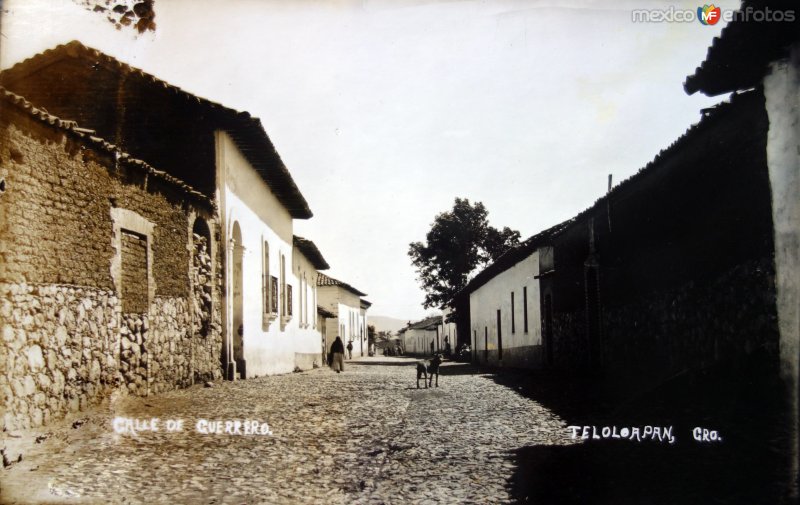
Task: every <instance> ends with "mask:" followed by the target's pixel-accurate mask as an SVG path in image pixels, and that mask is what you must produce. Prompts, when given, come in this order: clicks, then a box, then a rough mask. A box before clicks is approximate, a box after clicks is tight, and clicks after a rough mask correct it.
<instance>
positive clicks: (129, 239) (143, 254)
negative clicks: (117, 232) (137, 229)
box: [121, 230, 149, 314]
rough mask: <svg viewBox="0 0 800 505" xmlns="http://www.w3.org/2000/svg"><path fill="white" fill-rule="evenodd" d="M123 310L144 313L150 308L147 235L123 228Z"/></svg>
mask: <svg viewBox="0 0 800 505" xmlns="http://www.w3.org/2000/svg"><path fill="white" fill-rule="evenodd" d="M121 238H122V262H121V267H122V311H123V312H129V313H138V314H142V313H144V312H147V309H148V305H149V303H148V282H147V237H146V236H144V235H139V234H138V233H133V232H131V231H128V230H122V237H121Z"/></svg>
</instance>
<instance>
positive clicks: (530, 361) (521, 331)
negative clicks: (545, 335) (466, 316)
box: [469, 252, 542, 368]
mask: <svg viewBox="0 0 800 505" xmlns="http://www.w3.org/2000/svg"><path fill="white" fill-rule="evenodd" d="M537 275H539V254H538V252H534V253H532V254H531V255H530V256H528V257H527V258H525V259H524V260H522V261H520V262H519V263H517V264H516V265H514V266H512V267H511V268H509V269H507V270H505V271H503V272H501V273H500V274H498V275H497V276H495V277H494V278H492V279H491V280H489V282H487V283H486V284H484V285H483V286H481V287H480V288H478V289H476V290H475V291H474V292H472V293H470V297H469V300H470V328H471V331H472V332H473V341H474V342H475V343H476V345H474V346H473V353H474V356H475V357H476V358H477V360H478V361H479V362H481V363H485V362H486V361H487V360H486V357H487V353H486V352H485V351H488V364H491V365H498V366H499V365H502V366H511V367H526V368H536V367H539V366H541V365H542V328H541V316H540V314H541V311H540V306H539V281H538V280H537V279H535V278H534V277H535V276H537ZM523 288H527V318H528V328H527V331H525V312H526V307H525V296H524V294H523ZM512 292H513V293H514V310H513V318H514V323H513V325H512V310H511V293H512ZM498 309H499V310H500V324H501V330H502V360H501V359H500V345H499V343H498V338H497V335H498V332H497V310H498ZM512 326H513V329H512ZM486 334H488V339H486V338H485V335H486ZM487 340H488V345H487Z"/></svg>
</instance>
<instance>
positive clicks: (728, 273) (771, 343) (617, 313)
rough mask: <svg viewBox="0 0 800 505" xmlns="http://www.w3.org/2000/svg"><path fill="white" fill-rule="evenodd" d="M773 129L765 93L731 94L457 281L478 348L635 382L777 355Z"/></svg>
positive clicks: (495, 359) (623, 384) (624, 385)
mask: <svg viewBox="0 0 800 505" xmlns="http://www.w3.org/2000/svg"><path fill="white" fill-rule="evenodd" d="M767 131H768V121H767V116H766V113H765V111H764V95H763V93H761V92H760V91H759V90H753V91H749V92H745V93H740V94H737V95H734V96H732V97H731V100H730V101H729V102H726V103H722V104H720V105H718V106H716V107H714V108H711V109H707V110H704V111H703V117H702V119H701V121H700V122H699V123H698V124H697V125H695V126H693V127H691V128H690V129H689V130H688V131H687V132H686V134H684V135H683V136H682V137H681V138H680V139H678V140H677V141H676V142H674V143H673V144H672V145H671V146H670V147H669V148H668V149H666V150H664V151H662V152H661V153H660V154H659V155H658V156H657V157H656V158H655V160H654V161H652V162H651V163H649V164H648V165H647V166H646V167H644V168H643V169H642V170H640V171H639V173H637V174H636V175H634V176H632V177H630V178H629V179H628V180H626V181H623V182H622V183H621V184H619V185H617V186H616V187H614V188H613V189H611V190H610V191H609V192H608V193H607V194H606V195H605V196H603V197H602V198H600V199H599V200H598V201H597V202H596V203H595V204H594V205H593V206H591V207H590V208H588V209H587V210H585V211H583V212H582V213H580V214H579V215H578V216H576V217H574V218H572V219H570V220H568V221H566V222H564V223H561V224H559V225H557V226H554V227H553V228H550V229H548V230H545V231H544V232H542V233H540V234H538V235H535V236H533V237H531V238H529V239H528V240H526V241H525V242H524V243H523V244H522V245H520V246H519V247H517V248H515V249H513V250H511V251H509V252H507V253H506V254H505V255H503V256H502V257H500V258H499V259H498V260H497V261H496V262H495V263H494V264H492V265H490V266H489V267H488V268H487V269H485V270H484V271H483V272H481V273H479V274H478V275H477V276H476V277H475V278H474V279H473V280H472V281H471V282H470V283H469V284H468V285H467V287H466V288H465V289H464V290H463V291H462V293H461V294H460V295H459V296H460V297H466V296H468V297H469V300H470V306H469V316H470V335H471V337H472V338H473V342H475V348H474V352H475V354H474V356H475V358H476V359H477V360H479V361H480V362H488V363H489V364H493V365H502V366H524V367H530V368H543V367H549V368H560V369H564V370H581V371H592V370H594V371H599V372H601V373H602V374H603V376H604V377H605V378H606V379H607V380H608V381H609V383H611V384H615V386H614V387H613V389H615V390H616V391H618V392H620V393H622V392H625V391H626V390H627V393H633V391H632V389H631V388H636V389H639V390H644V389H646V388H648V387H652V386H654V385H656V384H658V383H660V382H662V381H664V380H667V379H668V378H670V377H673V376H675V375H676V374H679V373H682V372H683V371H686V370H697V369H702V368H706V367H709V366H711V365H713V364H715V363H726V362H732V361H736V360H737V359H739V358H740V357H743V356H748V355H751V354H754V353H764V354H766V355H768V356H773V357H777V354H778V331H777V323H776V304H775V288H774V275H775V273H774V272H775V271H774V266H773V262H772V255H773V251H774V247H773V237H772V214H771V200H770V184H769V174H768V169H767V155H766V143H767ZM708 146H714V149H711V150H710V149H708ZM526 319H527V325H526ZM526 326H527V331H526Z"/></svg>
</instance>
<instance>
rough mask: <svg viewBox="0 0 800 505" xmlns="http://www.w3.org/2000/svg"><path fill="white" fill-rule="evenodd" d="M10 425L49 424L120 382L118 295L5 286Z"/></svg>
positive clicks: (1, 306) (1, 384) (0, 306)
mask: <svg viewBox="0 0 800 505" xmlns="http://www.w3.org/2000/svg"><path fill="white" fill-rule="evenodd" d="M0 315H2V321H3V326H2V335H3V339H2V349H0V360H3V362H0V369H2V370H4V372H3V373H2V375H0V392H2V405H3V407H4V409H5V412H4V413H3V420H2V423H3V428H4V429H7V430H14V429H27V428H31V427H36V426H41V425H43V424H47V423H48V422H49V421H50V420H51V419H58V418H61V417H64V415H66V414H67V413H69V412H75V411H78V410H80V409H83V408H85V407H87V406H88V405H89V404H91V403H94V402H95V401H97V400H98V399H99V398H102V397H104V396H105V395H107V394H109V392H110V391H111V390H113V389H114V388H116V387H117V386H118V385H119V384H120V382H121V378H120V375H119V373H118V368H119V367H118V361H117V359H118V355H119V353H118V351H117V350H118V349H119V343H120V332H119V320H120V305H119V299H118V298H117V297H116V296H115V295H114V293H113V292H111V291H104V290H96V289H89V288H84V287H79V286H67V285H30V284H0Z"/></svg>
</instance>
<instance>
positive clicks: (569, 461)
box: [489, 357, 790, 505]
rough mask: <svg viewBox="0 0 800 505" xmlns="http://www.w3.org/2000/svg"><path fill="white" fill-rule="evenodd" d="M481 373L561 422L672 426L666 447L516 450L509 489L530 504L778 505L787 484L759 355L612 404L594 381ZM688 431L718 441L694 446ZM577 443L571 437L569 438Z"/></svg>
mask: <svg viewBox="0 0 800 505" xmlns="http://www.w3.org/2000/svg"><path fill="white" fill-rule="evenodd" d="M493 372H494V373H492V374H491V375H490V376H489V377H490V378H491V379H492V380H494V381H495V382H497V383H498V384H501V385H503V386H506V387H508V388H511V389H514V390H515V391H516V392H517V393H518V394H521V395H523V396H525V397H528V398H530V399H532V400H535V401H537V402H539V403H540V404H542V405H544V406H545V407H547V408H548V409H550V410H551V411H553V412H554V413H556V414H557V415H559V416H560V417H561V418H562V419H564V420H565V421H566V422H567V424H568V425H574V426H581V427H583V426H596V427H598V430H600V429H602V427H603V426H617V427H620V428H621V427H631V428H632V427H636V426H639V427H643V426H645V425H651V426H672V427H673V434H674V436H675V443H674V444H669V443H668V442H666V441H663V442H658V441H653V440H642V441H636V440H629V439H619V440H611V439H605V440H603V439H601V440H592V439H589V440H585V441H583V443H578V444H575V445H568V446H524V447H520V448H518V449H517V450H516V451H515V452H514V454H513V456H512V457H513V459H514V461H515V462H516V469H515V471H514V474H513V477H512V479H511V493H512V495H513V496H514V497H515V498H516V499H517V500H518V502H519V503H535V504H537V505H565V504H566V505H570V504H581V505H592V504H602V505H605V504H608V505H625V504H631V505H633V504H652V505H656V504H657V505H660V504H664V505H667V504H669V505H673V504H737V505H738V504H741V505H755V504H765V505H766V504H770V505H772V504H780V503H790V502H789V501H788V500H787V498H786V496H785V494H786V491H787V489H788V488H787V483H788V482H789V463H790V456H789V454H788V450H787V447H788V446H789V430H788V428H789V427H788V426H787V424H788V423H786V422H785V420H786V419H788V414H787V409H786V406H785V403H784V398H785V397H784V395H783V386H782V384H781V382H780V381H779V380H778V378H777V370H776V369H775V368H774V365H772V364H770V362H769V360H767V359H766V358H764V357H754V358H752V359H751V360H750V361H749V362H747V363H744V364H739V365H737V366H735V367H733V366H730V367H727V368H718V369H713V370H708V371H705V372H703V373H695V374H685V375H683V376H680V377H677V378H675V379H673V380H672V381H670V382H668V383H667V384H663V385H661V386H659V387H657V388H655V389H652V390H649V391H646V392H644V393H641V394H639V395H638V396H636V397H634V398H627V399H625V398H620V397H619V395H618V394H615V393H616V392H611V391H609V390H608V387H607V386H604V385H603V381H601V380H598V379H597V377H578V378H575V377H568V376H566V375H562V374H556V373H549V374H548V373H543V372H529V371H516V370H502V371H499V370H493ZM696 427H701V428H707V429H713V430H717V431H718V432H719V434H720V436H721V437H722V441H718V442H709V441H705V442H701V441H696V440H694V437H693V430H694V428H696ZM578 437H580V435H578Z"/></svg>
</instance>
